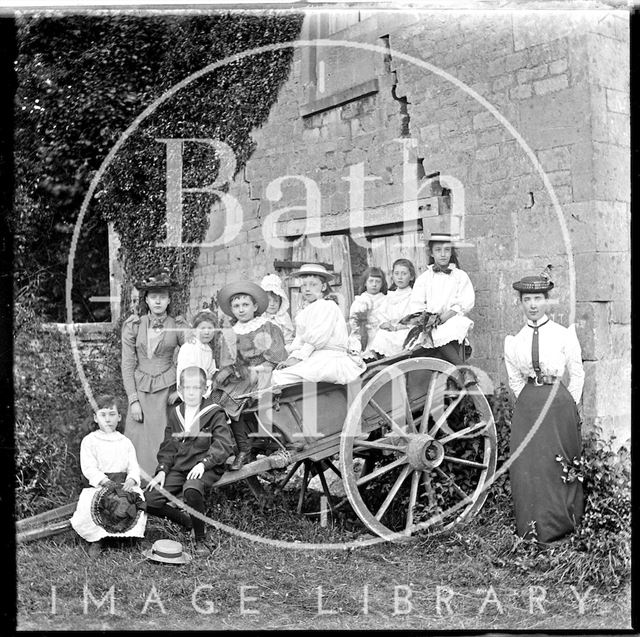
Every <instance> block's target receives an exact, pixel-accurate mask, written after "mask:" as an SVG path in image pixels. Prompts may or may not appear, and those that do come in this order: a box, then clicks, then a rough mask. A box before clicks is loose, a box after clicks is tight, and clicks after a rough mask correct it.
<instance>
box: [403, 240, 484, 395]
mask: <svg viewBox="0 0 640 637" xmlns="http://www.w3.org/2000/svg"><path fill="white" fill-rule="evenodd" d="M428 250H429V254H430V259H429V260H430V265H429V266H428V267H427V269H426V271H425V272H423V273H422V274H421V275H420V276H419V277H418V278H417V279H416V281H415V283H414V285H413V290H412V292H411V301H410V303H409V311H410V312H411V313H413V312H424V311H426V312H428V313H429V314H430V315H431V318H430V323H431V325H432V328H431V330H430V338H429V339H428V341H424V340H423V342H422V346H423V347H424V348H425V349H426V350H427V352H426V355H427V356H432V355H435V356H438V357H440V358H443V359H444V360H446V361H448V362H449V363H453V364H454V365H456V366H457V367H460V368H461V373H462V383H463V384H464V385H472V384H474V383H475V382H476V377H475V375H474V374H473V372H472V371H471V370H470V369H468V368H466V367H464V364H465V363H464V360H463V359H462V356H461V355H460V351H459V350H460V345H461V344H462V343H464V340H465V338H466V336H467V334H468V332H469V330H470V329H471V327H472V326H473V321H472V320H471V319H470V318H469V317H468V316H467V314H468V313H469V312H470V311H471V310H472V309H473V306H474V303H475V292H474V290H473V285H472V284H471V279H469V275H468V274H467V273H466V272H465V271H464V270H462V269H460V267H459V265H458V257H457V255H456V251H455V247H454V240H453V238H452V236H451V235H449V234H443V233H440V234H432V235H431V236H430V237H429V241H428ZM423 338H424V337H423Z"/></svg>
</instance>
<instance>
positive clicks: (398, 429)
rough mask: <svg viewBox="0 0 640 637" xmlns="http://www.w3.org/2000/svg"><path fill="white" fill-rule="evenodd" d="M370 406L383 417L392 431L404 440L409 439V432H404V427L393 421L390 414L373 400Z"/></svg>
mask: <svg viewBox="0 0 640 637" xmlns="http://www.w3.org/2000/svg"><path fill="white" fill-rule="evenodd" d="M369 404H370V405H371V406H372V407H373V408H374V409H375V410H376V411H377V412H378V415H380V416H382V418H383V419H384V421H385V422H386V423H387V424H388V425H389V426H390V427H391V429H392V430H393V431H394V432H395V433H397V434H398V435H399V436H402V438H408V437H409V436H408V435H407V432H406V431H404V430H403V429H402V427H400V425H399V424H398V423H397V422H396V421H395V420H393V418H391V416H389V414H387V412H386V411H384V410H383V409H382V407H380V405H378V403H377V402H376V401H375V400H374V399H373V398H372V399H371V400H370V401H369Z"/></svg>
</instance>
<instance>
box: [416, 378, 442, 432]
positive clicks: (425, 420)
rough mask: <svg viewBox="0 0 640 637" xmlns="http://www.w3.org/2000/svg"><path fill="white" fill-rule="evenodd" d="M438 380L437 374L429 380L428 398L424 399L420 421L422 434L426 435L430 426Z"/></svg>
mask: <svg viewBox="0 0 640 637" xmlns="http://www.w3.org/2000/svg"><path fill="white" fill-rule="evenodd" d="M437 378H438V374H437V372H433V373H432V374H431V378H430V379H429V388H428V389H427V396H426V397H425V399H424V407H423V409H422V418H421V420H420V433H421V434H423V433H426V431H427V427H428V426H429V414H431V407H432V406H433V396H434V394H435V391H436V380H437Z"/></svg>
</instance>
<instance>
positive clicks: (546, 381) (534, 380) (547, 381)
mask: <svg viewBox="0 0 640 637" xmlns="http://www.w3.org/2000/svg"><path fill="white" fill-rule="evenodd" d="M557 379H558V377H557V376H550V375H547V374H541V375H540V376H538V377H535V376H534V377H531V376H529V378H528V379H527V382H528V383H530V384H531V385H536V387H540V386H541V385H553V384H554V383H555V382H556V380H557Z"/></svg>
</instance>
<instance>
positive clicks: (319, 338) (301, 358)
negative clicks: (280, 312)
mask: <svg viewBox="0 0 640 637" xmlns="http://www.w3.org/2000/svg"><path fill="white" fill-rule="evenodd" d="M292 276H296V277H299V278H300V280H301V292H302V296H303V298H304V300H305V302H306V303H307V305H306V306H305V307H304V308H303V309H302V310H300V312H298V314H297V315H296V319H295V327H296V336H295V338H294V339H293V342H292V343H291V344H290V345H288V346H287V351H288V352H289V357H288V358H287V360H286V361H284V362H282V363H280V364H279V365H278V366H277V367H276V369H275V370H274V372H273V375H272V377H271V381H272V383H273V384H274V385H287V384H289V383H297V382H300V381H309V382H314V383H319V382H328V383H337V384H340V385H346V384H347V383H350V382H351V381H353V380H355V379H356V378H357V377H358V376H360V374H362V372H363V371H364V370H365V369H366V365H365V364H364V362H363V361H362V358H361V357H359V356H356V355H350V354H349V353H348V352H347V340H348V334H347V323H346V321H345V320H344V316H343V315H342V312H341V311H340V307H339V306H338V304H337V303H336V302H335V301H333V300H330V299H329V298H327V297H328V296H329V295H330V294H331V288H330V287H329V281H330V280H331V278H332V276H331V273H330V272H328V271H327V269H326V268H325V267H324V266H322V265H320V264H316V263H306V264H304V265H303V266H301V267H300V269H299V270H298V271H296V272H293V273H292Z"/></svg>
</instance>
